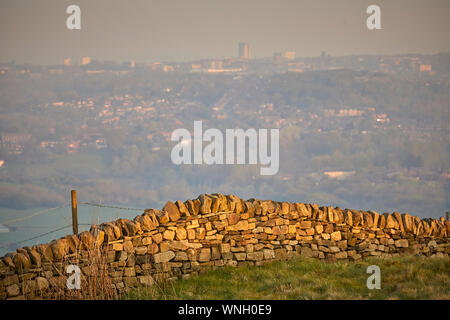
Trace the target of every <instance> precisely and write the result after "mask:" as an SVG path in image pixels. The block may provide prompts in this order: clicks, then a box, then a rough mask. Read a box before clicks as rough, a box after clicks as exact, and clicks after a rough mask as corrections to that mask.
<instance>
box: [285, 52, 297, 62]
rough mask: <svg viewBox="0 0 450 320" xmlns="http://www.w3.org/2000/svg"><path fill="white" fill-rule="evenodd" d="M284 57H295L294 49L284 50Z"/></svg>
mask: <svg viewBox="0 0 450 320" xmlns="http://www.w3.org/2000/svg"><path fill="white" fill-rule="evenodd" d="M284 58H285V59H290V60H292V59H295V51H286V52H285V53H284Z"/></svg>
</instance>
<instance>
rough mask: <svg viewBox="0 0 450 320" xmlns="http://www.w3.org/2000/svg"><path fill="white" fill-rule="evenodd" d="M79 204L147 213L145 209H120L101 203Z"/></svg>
mask: <svg viewBox="0 0 450 320" xmlns="http://www.w3.org/2000/svg"><path fill="white" fill-rule="evenodd" d="M78 204H81V205H87V206H93V207H100V208H112V209H120V210H133V211H141V212H143V211H145V209H139V208H125V207H118V206H113V205H106V204H99V203H90V202H78Z"/></svg>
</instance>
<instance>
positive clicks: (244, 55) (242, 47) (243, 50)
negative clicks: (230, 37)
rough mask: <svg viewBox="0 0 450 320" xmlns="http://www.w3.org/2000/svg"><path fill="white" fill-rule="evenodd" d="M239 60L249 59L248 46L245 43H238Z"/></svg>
mask: <svg viewBox="0 0 450 320" xmlns="http://www.w3.org/2000/svg"><path fill="white" fill-rule="evenodd" d="M239 58H241V59H250V46H249V45H248V43H246V42H239Z"/></svg>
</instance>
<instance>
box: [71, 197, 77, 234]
mask: <svg viewBox="0 0 450 320" xmlns="http://www.w3.org/2000/svg"><path fill="white" fill-rule="evenodd" d="M71 193H72V229H73V234H78V208H77V190H72V192H71Z"/></svg>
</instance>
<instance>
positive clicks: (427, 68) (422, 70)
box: [419, 64, 431, 72]
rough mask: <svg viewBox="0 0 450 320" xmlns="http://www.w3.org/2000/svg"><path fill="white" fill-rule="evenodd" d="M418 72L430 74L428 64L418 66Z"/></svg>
mask: <svg viewBox="0 0 450 320" xmlns="http://www.w3.org/2000/svg"><path fill="white" fill-rule="evenodd" d="M419 71H420V72H426V71H428V72H431V65H430V64H421V65H420V66H419Z"/></svg>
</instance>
